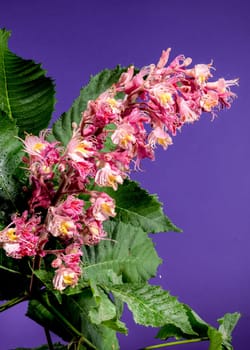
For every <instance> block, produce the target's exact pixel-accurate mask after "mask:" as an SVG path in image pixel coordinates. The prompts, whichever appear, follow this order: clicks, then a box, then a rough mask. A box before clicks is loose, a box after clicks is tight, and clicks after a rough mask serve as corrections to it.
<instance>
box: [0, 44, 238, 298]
mask: <svg viewBox="0 0 250 350" xmlns="http://www.w3.org/2000/svg"><path fill="white" fill-rule="evenodd" d="M169 53H170V50H169V49H168V50H166V51H163V53H162V55H161V57H160V60H159V62H158V64H157V65H154V64H152V65H149V66H146V67H144V68H142V69H141V70H140V71H139V73H137V74H135V69H134V67H133V66H132V67H130V68H129V69H128V70H127V71H126V72H124V73H122V75H121V76H120V79H119V80H118V82H117V83H115V84H113V85H112V86H111V87H110V88H109V89H108V90H106V91H104V92H103V93H102V94H101V95H100V96H99V97H98V98H97V99H96V100H94V101H89V102H88V106H87V109H86V110H85V111H84V112H83V113H82V118H81V122H80V124H79V126H78V125H76V124H74V123H73V125H72V129H73V132H72V137H71V140H70V141H69V143H68V145H67V146H66V147H65V148H64V147H62V146H61V145H60V144H59V143H58V142H49V141H48V139H47V131H43V132H41V133H40V135H39V136H33V135H27V136H26V137H25V140H24V141H23V143H24V148H25V152H26V153H27V156H26V157H24V159H23V161H24V163H25V165H26V168H27V170H28V172H29V181H30V187H31V189H32V190H31V196H30V199H29V203H28V209H27V210H26V211H25V212H24V213H22V214H20V215H18V214H15V215H13V218H12V222H11V223H10V224H9V225H8V227H6V228H5V229H4V230H2V231H1V235H0V242H1V243H2V246H3V248H4V249H5V251H6V254H7V255H8V256H10V257H13V258H22V257H24V256H34V257H35V256H39V257H44V256H46V255H47V254H53V255H54V259H53V261H52V267H53V268H54V269H55V276H54V279H53V284H54V287H55V288H56V289H58V290H60V291H62V290H63V289H65V288H66V287H67V286H75V285H76V284H77V283H78V280H79V277H80V275H81V257H82V250H81V247H82V245H95V244H97V243H99V242H100V240H101V239H103V238H104V237H105V236H106V233H105V231H104V229H103V222H104V221H105V220H108V219H109V218H110V217H114V216H115V215H116V213H115V202H114V200H113V199H112V198H111V197H110V196H109V195H107V194H106V193H105V192H102V191H101V190H100V188H101V187H111V188H113V190H117V188H118V185H119V184H122V183H123V181H124V179H125V178H126V177H127V176H128V174H129V172H130V167H131V163H133V164H134V167H135V168H136V169H138V168H140V162H141V160H142V159H144V158H149V159H152V160H153V159H154V152H155V147H156V146H157V145H160V146H162V147H163V148H164V149H167V148H168V146H169V145H171V144H172V136H174V135H176V133H177V131H178V130H180V129H181V128H182V126H183V125H184V124H186V123H193V122H195V121H197V120H199V118H200V115H201V114H202V112H211V113H212V115H215V110H216V109H220V108H223V107H227V108H228V107H230V104H231V101H232V98H233V97H235V94H234V93H232V92H231V91H230V86H232V85H235V84H237V80H224V79H222V78H221V79H219V80H217V81H214V82H209V81H208V79H209V78H210V77H212V74H211V70H212V66H211V64H198V65H195V66H194V67H193V68H188V67H189V65H190V64H191V59H190V58H185V57H184V56H178V57H176V58H175V59H174V60H173V61H172V62H171V63H170V64H169V65H168V66H166V63H167V61H168V57H169ZM107 141H109V143H111V144H112V147H110V148H109V149H108V150H107V148H105V146H106V143H107ZM90 185H91V186H90ZM82 195H84V196H82ZM83 198H84V199H83ZM53 237H54V238H53ZM53 239H54V240H55V239H56V240H57V243H58V246H57V247H56V249H49V248H48V247H49V244H48V243H49V242H50V240H53Z"/></svg>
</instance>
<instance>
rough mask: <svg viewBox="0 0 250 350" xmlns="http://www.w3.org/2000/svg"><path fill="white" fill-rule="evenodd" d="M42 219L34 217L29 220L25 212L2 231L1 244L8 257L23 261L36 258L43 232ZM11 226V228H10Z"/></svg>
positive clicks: (14, 218) (13, 219)
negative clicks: (25, 258)
mask: <svg viewBox="0 0 250 350" xmlns="http://www.w3.org/2000/svg"><path fill="white" fill-rule="evenodd" d="M40 222H41V218H40V217H39V216H36V215H33V216H31V217H30V218H28V212H27V211H25V212H23V213H22V215H21V216H17V215H14V216H13V218H12V222H11V224H10V225H9V226H8V227H6V228H5V229H4V230H3V231H1V235H0V237H1V238H0V242H2V243H3V248H4V249H5V251H6V254H7V255H8V256H11V257H13V258H16V259H21V258H22V257H24V256H35V255H36V254H37V251H38V242H39V234H40V232H41V231H42V230H43V225H41V224H40ZM10 226H11V227H10Z"/></svg>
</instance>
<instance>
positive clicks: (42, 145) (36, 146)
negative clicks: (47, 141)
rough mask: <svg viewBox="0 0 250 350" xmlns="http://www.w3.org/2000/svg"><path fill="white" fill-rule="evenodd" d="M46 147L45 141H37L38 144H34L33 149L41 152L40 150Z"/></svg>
mask: <svg viewBox="0 0 250 350" xmlns="http://www.w3.org/2000/svg"><path fill="white" fill-rule="evenodd" d="M44 148H45V145H44V144H43V143H41V142H37V143H36V144H34V146H33V148H32V149H33V151H35V152H40V151H42V150H43V149H44Z"/></svg>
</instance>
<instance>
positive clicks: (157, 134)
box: [148, 127, 173, 150]
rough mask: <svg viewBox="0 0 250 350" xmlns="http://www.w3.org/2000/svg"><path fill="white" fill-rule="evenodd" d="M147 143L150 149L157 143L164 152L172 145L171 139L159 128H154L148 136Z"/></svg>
mask: <svg viewBox="0 0 250 350" xmlns="http://www.w3.org/2000/svg"><path fill="white" fill-rule="evenodd" d="M148 142H149V144H150V146H151V147H152V148H155V147H156V144H157V143H158V144H159V145H161V146H162V147H163V148H164V149H165V150H166V149H167V148H168V146H169V145H172V143H173V142H172V138H171V137H170V136H169V135H168V134H167V133H166V132H165V131H164V130H163V129H162V128H160V127H156V128H155V129H153V130H152V132H151V133H150V134H149V136H148Z"/></svg>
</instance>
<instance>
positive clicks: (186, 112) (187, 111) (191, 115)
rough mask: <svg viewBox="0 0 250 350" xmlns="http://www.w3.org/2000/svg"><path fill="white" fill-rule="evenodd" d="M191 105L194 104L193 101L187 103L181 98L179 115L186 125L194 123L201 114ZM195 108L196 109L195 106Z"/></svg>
mask: <svg viewBox="0 0 250 350" xmlns="http://www.w3.org/2000/svg"><path fill="white" fill-rule="evenodd" d="M191 104H194V103H192V101H185V100H184V99H183V98H179V100H178V106H179V113H180V116H181V118H183V119H184V121H185V123H193V122H195V121H197V120H198V119H199V117H200V115H199V113H198V112H197V111H195V110H194V109H193V108H191V106H190V105H191ZM194 107H196V106H195V104H194Z"/></svg>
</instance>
